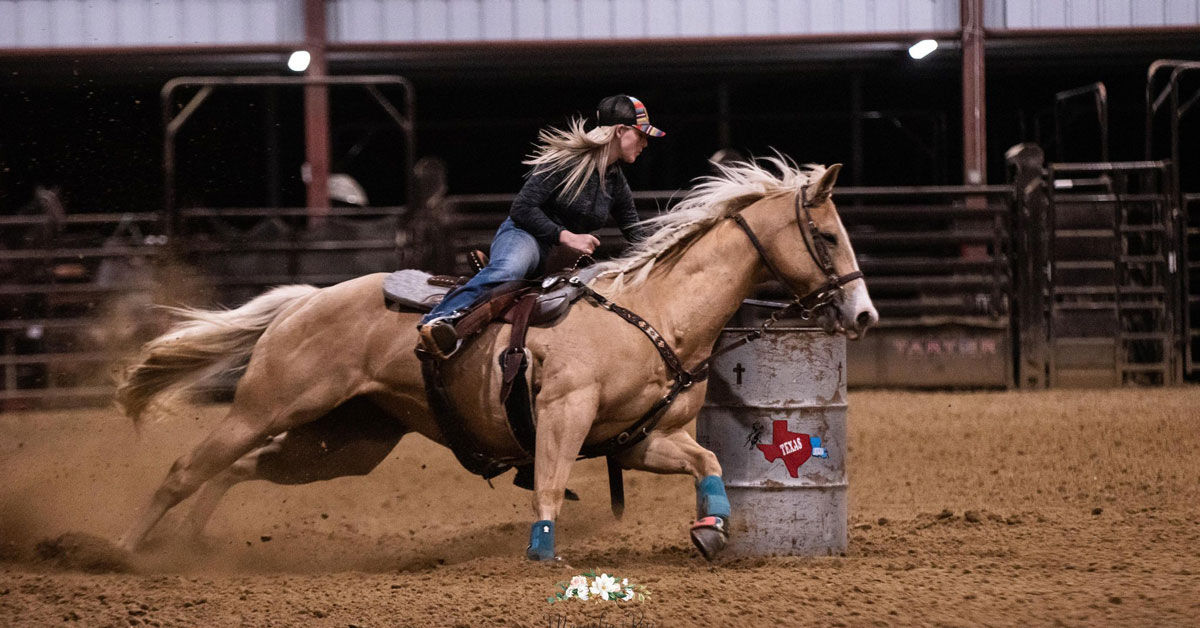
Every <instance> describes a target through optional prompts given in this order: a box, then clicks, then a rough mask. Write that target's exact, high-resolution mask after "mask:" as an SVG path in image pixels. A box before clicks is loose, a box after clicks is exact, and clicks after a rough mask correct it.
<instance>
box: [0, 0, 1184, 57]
mask: <svg viewBox="0 0 1200 628" xmlns="http://www.w3.org/2000/svg"><path fill="white" fill-rule="evenodd" d="M327 11H328V17H329V29H330V34H329V35H330V40H331V41H334V42H397V43H403V42H420V41H505V40H580V39H582V40H598V39H613V38H620V39H631V38H632V39H642V38H648V39H654V38H676V37H680V38H686V37H750V36H760V35H805V34H837V33H873V32H921V31H945V30H955V29H957V28H958V24H959V14H958V12H959V0H840V1H834V0H329V1H328V3H327ZM984 11H985V15H984V20H985V24H986V26H987V27H989V28H993V29H1006V28H1007V29H1037V28H1054V29H1060V28H1065V29H1070V28H1096V27H1137V26H1174V25H1197V24H1200V0H985V4H984ZM303 12H304V2H303V0H0V48H45V47H102V46H178V45H201V46H202V45H219V44H279V43H292V42H299V41H302V40H303V34H304V33H303V30H304V26H303Z"/></svg>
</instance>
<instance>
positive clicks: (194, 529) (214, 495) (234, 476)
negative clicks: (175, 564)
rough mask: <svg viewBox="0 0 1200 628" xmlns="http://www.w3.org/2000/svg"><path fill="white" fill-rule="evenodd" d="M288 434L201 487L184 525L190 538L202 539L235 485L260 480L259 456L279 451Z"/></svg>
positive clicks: (280, 436) (239, 460)
mask: <svg viewBox="0 0 1200 628" xmlns="http://www.w3.org/2000/svg"><path fill="white" fill-rule="evenodd" d="M286 434H287V433H286V432H284V434H280V435H279V436H275V437H273V438H272V439H271V441H270V442H268V443H267V444H266V445H263V446H262V447H259V448H258V449H255V450H253V451H251V452H250V453H248V454H246V455H244V456H242V457H241V458H238V460H237V462H234V463H233V464H231V465H229V468H227V469H225V470H224V471H222V472H220V473H218V474H217V475H216V476H215V477H213V478H212V479H211V480H209V481H207V482H205V483H204V486H202V487H200V490H199V491H197V492H196V499H195V501H194V503H193V504H192V509H191V511H190V512H189V513H188V516H187V519H186V521H185V523H184V527H185V529H186V531H187V534H188V535H189V536H191V537H192V538H195V539H199V538H200V536H201V535H202V534H203V532H204V526H206V525H207V524H208V520H209V519H211V518H212V515H213V512H214V511H216V509H217V504H219V503H221V498H222V497H224V496H225V493H226V492H228V491H229V489H230V488H233V485H235V484H238V483H240V482H246V481H248V480H257V479H259V475H258V459H259V456H261V455H262V454H264V453H267V452H268V451H271V450H277V449H279V447H280V444H279V443H278V442H277V441H278V440H279V439H280V438H282V437H283V436H284V435H286Z"/></svg>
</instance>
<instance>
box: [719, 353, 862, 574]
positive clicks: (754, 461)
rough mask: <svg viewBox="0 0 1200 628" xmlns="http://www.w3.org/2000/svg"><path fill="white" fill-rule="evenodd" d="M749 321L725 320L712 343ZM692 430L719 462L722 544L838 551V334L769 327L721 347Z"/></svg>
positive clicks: (765, 552)
mask: <svg viewBox="0 0 1200 628" xmlns="http://www.w3.org/2000/svg"><path fill="white" fill-rule="evenodd" d="M748 331H750V330H748V329H726V330H725V331H724V332H722V334H721V339H720V341H719V342H718V343H717V346H723V345H725V344H727V343H730V342H732V341H734V340H736V339H737V338H739V337H741V336H742V335H743V334H745V333H746V332H748ZM696 437H697V440H698V441H699V442H700V444H701V445H703V446H704V447H706V448H708V449H710V450H711V451H712V452H713V453H715V454H716V455H717V459H718V460H720V462H721V467H722V470H723V474H724V475H723V477H724V481H725V489H726V491H727V492H728V494H729V502H730V506H731V508H732V512H731V521H730V536H729V545H728V547H727V548H726V550H725V554H726V555H728V556H731V557H744V556H772V555H786V556H828V555H834V554H841V553H843V552H845V551H846V522H847V511H846V486H847V482H846V339H845V338H844V337H842V336H830V335H828V334H826V333H824V332H823V331H820V330H813V329H772V330H769V331H767V333H766V334H765V335H764V336H763V337H762V338H761V339H759V340H758V341H756V342H751V343H748V344H746V345H744V346H742V347H739V348H738V349H735V350H733V351H730V352H729V353H726V354H724V355H722V356H720V357H719V358H718V359H717V360H716V362H715V363H714V364H713V368H712V372H711V375H710V380H709V385H708V397H707V400H706V401H705V404H704V408H703V409H702V410H701V411H700V415H699V418H698V419H697V422H696Z"/></svg>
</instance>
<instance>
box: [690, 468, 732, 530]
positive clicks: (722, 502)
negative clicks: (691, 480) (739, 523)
mask: <svg viewBox="0 0 1200 628" xmlns="http://www.w3.org/2000/svg"><path fill="white" fill-rule="evenodd" d="M696 501H697V505H698V506H699V507H700V516H701V518H703V517H725V518H726V519H728V518H729V498H728V497H726V496H725V483H724V482H722V481H721V476H719V475H709V476H706V477H705V478H704V479H703V480H700V482H699V483H698V484H696Z"/></svg>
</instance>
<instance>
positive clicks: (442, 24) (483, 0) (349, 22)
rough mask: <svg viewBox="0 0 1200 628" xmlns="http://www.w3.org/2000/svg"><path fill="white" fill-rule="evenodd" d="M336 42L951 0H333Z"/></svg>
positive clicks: (569, 33) (555, 31) (775, 26)
mask: <svg viewBox="0 0 1200 628" xmlns="http://www.w3.org/2000/svg"><path fill="white" fill-rule="evenodd" d="M329 4H330V14H329V18H330V19H329V25H330V39H331V40H333V41H338V42H367V41H370V42H407V41H487V40H550V39H558V40H564V39H565V40H574V39H611V38H620V39H630V38H633V39H641V38H673V37H739V36H758V35H802V34H812V33H871V32H904V31H930V30H953V29H956V28H958V0H842V1H840V2H832V1H829V0H332V1H331V2H330V3H329Z"/></svg>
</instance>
